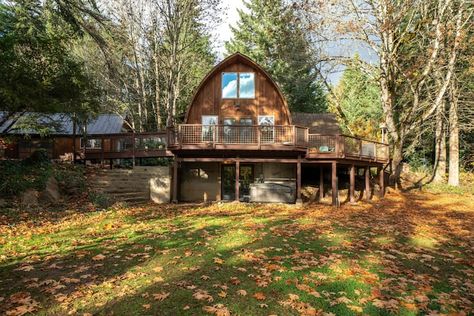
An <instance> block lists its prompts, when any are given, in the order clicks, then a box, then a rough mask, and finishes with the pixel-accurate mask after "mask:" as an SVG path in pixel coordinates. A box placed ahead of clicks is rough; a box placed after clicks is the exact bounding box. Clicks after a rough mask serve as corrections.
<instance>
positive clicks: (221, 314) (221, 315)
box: [202, 304, 230, 316]
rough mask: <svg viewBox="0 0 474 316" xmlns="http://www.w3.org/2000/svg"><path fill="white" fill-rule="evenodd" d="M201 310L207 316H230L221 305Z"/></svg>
mask: <svg viewBox="0 0 474 316" xmlns="http://www.w3.org/2000/svg"><path fill="white" fill-rule="evenodd" d="M202 310H203V311H204V312H206V313H208V314H214V315H216V316H230V312H229V310H228V309H227V307H225V306H224V305H223V304H216V305H214V306H204V307H203V308H202Z"/></svg>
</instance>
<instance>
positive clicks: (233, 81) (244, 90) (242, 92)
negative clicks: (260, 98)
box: [222, 72, 255, 99]
mask: <svg viewBox="0 0 474 316" xmlns="http://www.w3.org/2000/svg"><path fill="white" fill-rule="evenodd" d="M222 98H223V99H237V98H240V99H253V98H255V74H254V73H253V72H240V73H237V72H224V73H222Z"/></svg>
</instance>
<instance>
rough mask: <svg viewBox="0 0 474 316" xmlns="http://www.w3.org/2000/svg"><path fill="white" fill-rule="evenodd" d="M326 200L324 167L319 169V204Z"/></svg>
mask: <svg viewBox="0 0 474 316" xmlns="http://www.w3.org/2000/svg"><path fill="white" fill-rule="evenodd" d="M323 199H324V167H323V166H321V167H319V202H321V201H322V200H323Z"/></svg>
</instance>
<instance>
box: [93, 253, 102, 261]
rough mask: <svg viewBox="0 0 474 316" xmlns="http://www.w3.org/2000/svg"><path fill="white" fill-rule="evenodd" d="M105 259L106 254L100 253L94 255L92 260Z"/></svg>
mask: <svg viewBox="0 0 474 316" xmlns="http://www.w3.org/2000/svg"><path fill="white" fill-rule="evenodd" d="M104 259H105V256H104V255H103V254H98V255H97V256H94V257H92V260H94V261H100V260H104Z"/></svg>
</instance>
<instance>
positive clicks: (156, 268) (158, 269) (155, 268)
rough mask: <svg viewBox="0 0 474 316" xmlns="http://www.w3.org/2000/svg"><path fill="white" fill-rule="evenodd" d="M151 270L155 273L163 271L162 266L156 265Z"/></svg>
mask: <svg viewBox="0 0 474 316" xmlns="http://www.w3.org/2000/svg"><path fill="white" fill-rule="evenodd" d="M152 270H153V271H154V272H156V273H160V272H162V271H163V267H160V266H157V267H154V268H153V269H152Z"/></svg>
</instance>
